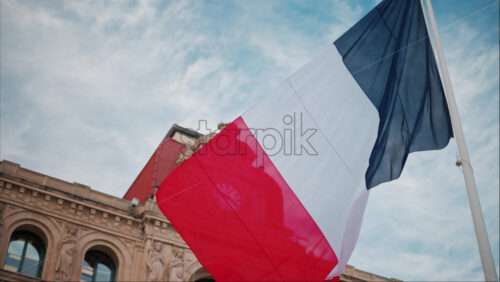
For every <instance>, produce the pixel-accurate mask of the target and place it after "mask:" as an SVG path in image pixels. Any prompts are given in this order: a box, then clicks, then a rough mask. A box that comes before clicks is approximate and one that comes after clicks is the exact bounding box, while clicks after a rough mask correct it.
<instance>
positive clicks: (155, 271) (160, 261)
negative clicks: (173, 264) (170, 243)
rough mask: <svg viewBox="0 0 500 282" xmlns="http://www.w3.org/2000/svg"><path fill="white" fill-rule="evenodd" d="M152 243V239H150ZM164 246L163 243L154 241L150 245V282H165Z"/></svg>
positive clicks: (148, 264)
mask: <svg viewBox="0 0 500 282" xmlns="http://www.w3.org/2000/svg"><path fill="white" fill-rule="evenodd" d="M150 241H151V239H150ZM162 250H163V245H162V243H161V242H159V241H156V242H154V241H153V244H152V246H151V243H150V244H149V249H148V262H147V265H146V266H147V273H148V275H147V278H148V280H149V281H163V280H164V279H163V275H164V273H165V257H164V256H163V253H162Z"/></svg>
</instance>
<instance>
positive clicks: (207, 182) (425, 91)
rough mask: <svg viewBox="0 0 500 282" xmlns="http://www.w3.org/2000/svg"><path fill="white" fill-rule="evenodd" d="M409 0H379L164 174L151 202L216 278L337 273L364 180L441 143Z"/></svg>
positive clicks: (442, 121)
mask: <svg viewBox="0 0 500 282" xmlns="http://www.w3.org/2000/svg"><path fill="white" fill-rule="evenodd" d="M451 137H452V129H451V123H450V118H449V114H448V108H447V105H446V101H445V98H444V93H443V89H442V86H441V81H440V78H439V74H438V70H437V67H436V63H435V60H434V56H433V53H432V48H431V44H430V41H429V38H428V34H427V30H426V26H425V22H424V18H423V13H422V10H421V7H420V4H419V1H418V0H409V1H400V0H385V1H383V2H382V3H380V4H379V5H378V6H377V7H376V8H375V9H373V10H372V11H371V12H370V13H368V14H367V15H366V16H365V17H364V18H363V19H361V20H360V21H359V22H358V23H357V24H356V25H354V26H353V27H352V28H351V29H350V30H348V31H347V32H346V33H345V34H344V35H342V36H341V37H340V38H338V39H337V40H336V41H335V42H334V44H332V45H331V46H330V47H329V48H327V49H326V50H325V52H324V53H323V54H321V55H320V56H318V57H317V58H316V59H314V60H313V61H312V62H310V63H309V64H307V65H306V66H305V67H303V68H302V69H300V70H299V71H298V72H297V73H295V74H294V75H292V76H291V77H289V78H288V79H287V80H286V81H285V82H284V83H283V84H282V85H281V86H280V87H278V88H277V89H276V90H275V91H274V92H273V93H271V94H270V95H268V96H266V97H265V98H264V99H263V100H262V101H260V102H259V103H258V104H256V105H254V106H253V107H252V108H250V109H249V110H248V111H247V112H245V113H244V114H243V115H242V116H240V117H238V118H237V119H236V120H235V121H233V122H232V123H230V124H229V125H227V126H226V127H225V128H224V129H223V130H222V131H221V132H220V133H219V134H218V135H216V136H215V137H214V138H213V139H212V140H210V141H209V142H208V143H207V144H206V145H205V146H204V147H202V148H201V149H200V150H199V151H197V152H196V153H195V154H194V155H193V156H192V157H191V158H189V159H188V160H186V161H185V162H184V163H183V164H181V165H180V166H179V167H178V168H176V169H175V170H174V171H173V172H172V173H171V174H170V175H168V176H167V178H166V179H165V181H164V182H163V184H162V185H161V188H160V189H159V191H158V192H157V201H158V204H159V207H160V209H161V210H162V211H163V213H164V214H165V215H166V217H167V218H168V219H169V220H170V221H171V223H172V224H173V225H174V227H175V228H176V229H177V231H178V232H179V233H180V235H181V236H182V237H183V238H184V240H185V241H186V243H187V244H188V245H189V247H190V248H191V249H192V250H193V252H194V253H195V255H196V257H197V258H198V259H199V261H200V262H201V264H202V265H203V266H204V267H205V268H206V269H207V270H208V271H209V272H210V273H211V274H212V276H213V277H214V278H215V279H216V280H238V281H241V280H272V281H275V280H295V281H302V280H324V279H338V277H339V276H340V274H341V273H342V271H343V268H344V267H345V265H346V263H347V260H348V259H349V257H350V255H351V253H352V251H353V248H354V245H355V242H356V241H357V238H358V234H359V230H360V225H361V221H362V217H363V213H364V209H365V206H366V202H367V199H368V194H369V189H370V188H372V187H374V186H376V185H378V184H380V183H383V182H386V181H390V180H392V179H396V178H398V177H399V175H400V174H401V171H402V169H403V166H404V164H405V161H406V158H407V156H408V154H409V153H411V152H415V151H422V150H432V149H440V148H443V147H445V146H446V145H447V144H448V142H449V139H450V138H451Z"/></svg>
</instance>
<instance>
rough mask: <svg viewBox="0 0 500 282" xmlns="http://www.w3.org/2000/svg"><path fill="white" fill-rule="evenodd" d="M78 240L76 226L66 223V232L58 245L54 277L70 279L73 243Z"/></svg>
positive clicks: (74, 250) (74, 254) (74, 255)
mask: <svg viewBox="0 0 500 282" xmlns="http://www.w3.org/2000/svg"><path fill="white" fill-rule="evenodd" d="M77 240H78V228H77V227H76V226H72V225H66V233H65V235H64V238H63V239H62V241H61V242H60V243H59V246H58V249H57V251H58V257H57V264H56V279H57V280H70V279H71V274H72V272H73V271H72V270H73V262H74V260H75V257H76V252H77V250H76V248H75V245H76V243H77Z"/></svg>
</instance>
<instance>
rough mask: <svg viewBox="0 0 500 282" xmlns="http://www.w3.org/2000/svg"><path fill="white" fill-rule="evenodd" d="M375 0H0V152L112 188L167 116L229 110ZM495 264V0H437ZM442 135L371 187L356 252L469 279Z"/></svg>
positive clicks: (135, 169) (409, 275)
mask: <svg viewBox="0 0 500 282" xmlns="http://www.w3.org/2000/svg"><path fill="white" fill-rule="evenodd" d="M377 2H378V1H298V2H295V1H274V0H273V1H263V0H256V1H182V2H167V1H161V2H155V1H149V2H145V1H144V2H135V1H134V2H133V1H118V2H109V1H104V2H85V1H78V2H76V1H3V0H2V1H1V6H0V19H1V20H0V23H1V29H0V36H1V44H0V47H1V48H0V98H1V100H0V159H6V160H10V161H14V162H17V163H19V164H21V166H23V167H25V168H28V169H32V170H35V171H38V172H41V173H44V174H48V175H51V176H54V177H58V178H61V179H63V180H67V181H70V182H73V181H75V182H78V183H82V184H86V185H89V186H91V187H92V188H93V189H95V190H99V191H102V192H105V193H109V194H112V195H115V196H118V197H121V196H123V194H124V193H125V191H126V190H127V189H128V187H129V186H130V184H131V183H132V181H133V180H134V178H135V177H136V175H137V174H138V173H139V171H140V170H141V169H142V167H143V166H144V164H145V163H146V161H147V160H148V159H149V157H150V156H151V154H152V153H153V151H154V149H155V148H156V146H157V145H158V144H159V142H160V141H161V139H162V138H163V136H164V135H165V133H166V132H167V131H168V129H169V128H170V126H171V125H172V124H173V123H178V124H180V125H183V126H186V127H191V128H196V127H197V124H198V120H200V119H205V120H208V122H209V125H211V127H212V128H214V127H215V125H216V124H217V123H218V122H221V121H225V122H229V121H232V120H233V119H234V118H236V117H237V116H239V115H240V114H241V113H242V112H243V111H244V110H245V109H247V108H248V107H250V106H251V105H253V104H254V103H255V102H257V101H258V100H259V99H260V98H262V97H263V96H264V95H265V94H266V93H268V92H269V91H270V90H272V89H273V88H275V87H277V86H278V85H279V84H280V82H281V81H283V80H284V79H285V78H286V77H288V76H289V75H291V74H292V73H293V72H294V71H296V70H297V69H299V68H300V67H301V66H303V65H304V64H305V63H307V62H308V61H309V60H311V59H312V58H313V57H314V56H315V55H318V54H319V53H320V52H321V51H322V50H324V49H325V48H326V46H328V44H331V42H332V41H333V40H334V39H335V38H337V37H338V36H339V35H340V34H342V33H343V32H344V31H345V30H346V29H347V28H348V27H349V26H351V25H352V24H353V23H355V22H356V21H357V20H359V19H360V18H361V17H362V16H363V15H364V14H366V13H367V12H368V11H369V10H370V9H371V8H373V7H374V6H375V4H376V3H377ZM433 2H434V9H435V13H436V17H437V23H438V26H439V30H440V35H441V41H442V43H443V48H444V51H445V53H446V58H447V60H448V63H449V69H450V74H451V78H452V83H453V87H454V89H455V94H456V96H457V103H458V107H459V111H460V114H461V117H462V121H463V126H464V132H465V136H466V140H467V142H468V145H469V151H470V155H471V158H472V164H473V166H474V172H475V176H476V181H477V184H478V189H479V194H480V200H481V204H482V207H483V210H484V215H485V221H486V224H487V228H488V234H489V237H490V241H491V244H492V250H493V254H494V257H495V262H496V265H497V271H498V261H499V260H498V254H499V28H498V26H499V2H498V1H496V0H476V1H472V0H454V1H452V0H435V1H433ZM456 159H457V149H456V143H455V141H454V140H452V142H451V143H450V144H449V145H448V147H447V148H446V149H444V150H441V151H432V152H423V153H417V154H412V155H410V157H409V159H408V162H407V165H406V167H405V170H404V171H403V174H402V176H401V178H400V179H398V180H396V181H393V182H391V183H388V184H383V185H380V186H378V187H376V188H375V189H372V190H371V197H370V200H369V202H368V206H367V209H366V213H365V219H364V223H363V227H362V229H361V235H360V239H359V243H358V245H357V247H356V249H355V251H354V253H353V256H352V258H351V260H350V262H349V263H350V264H352V265H354V266H356V267H357V268H360V269H363V270H367V271H370V272H374V273H376V274H380V275H383V276H387V277H395V278H399V279H404V280H481V279H483V276H482V275H483V274H482V269H481V264H480V259H479V253H478V249H477V244H476V242H475V236H474V230H473V226H472V218H471V214H470V209H469V206H468V202H467V196H466V190H465V187H464V182H463V176H462V173H461V172H460V170H459V169H458V168H457V167H456V166H455V165H454V163H455V161H456Z"/></svg>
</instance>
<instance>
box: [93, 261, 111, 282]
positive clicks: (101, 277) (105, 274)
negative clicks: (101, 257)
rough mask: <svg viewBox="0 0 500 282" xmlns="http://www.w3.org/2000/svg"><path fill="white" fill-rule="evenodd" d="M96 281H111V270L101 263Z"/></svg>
mask: <svg viewBox="0 0 500 282" xmlns="http://www.w3.org/2000/svg"><path fill="white" fill-rule="evenodd" d="M95 281H111V269H110V268H109V267H107V266H106V265H104V264H102V263H99V264H98V266H97V275H96V277H95Z"/></svg>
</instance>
